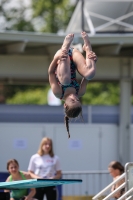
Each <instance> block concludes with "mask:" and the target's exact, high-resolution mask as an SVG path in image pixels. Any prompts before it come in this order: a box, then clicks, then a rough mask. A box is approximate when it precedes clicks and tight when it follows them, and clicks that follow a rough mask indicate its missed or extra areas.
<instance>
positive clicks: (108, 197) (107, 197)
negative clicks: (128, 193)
mask: <svg viewBox="0 0 133 200" xmlns="http://www.w3.org/2000/svg"><path fill="white" fill-rule="evenodd" d="M125 185H126V183H125V182H124V183H123V184H121V185H120V186H119V187H118V188H116V189H115V190H114V191H112V192H111V193H110V194H109V195H108V196H106V197H105V198H104V199H103V200H107V199H110V197H112V196H113V195H114V194H115V193H117V192H119V190H120V189H122V188H123V187H125Z"/></svg>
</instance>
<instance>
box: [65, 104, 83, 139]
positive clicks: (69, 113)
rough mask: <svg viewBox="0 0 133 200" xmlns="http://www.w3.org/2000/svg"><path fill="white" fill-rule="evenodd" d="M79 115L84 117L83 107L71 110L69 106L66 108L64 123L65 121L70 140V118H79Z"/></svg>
mask: <svg viewBox="0 0 133 200" xmlns="http://www.w3.org/2000/svg"><path fill="white" fill-rule="evenodd" d="M79 115H80V116H81V117H82V107H81V106H79V105H78V106H75V107H70V108H69V107H68V106H66V108H65V117H64V121H65V125H66V129H67V133H68V138H70V133H69V118H75V117H78V116H79ZM82 118H83V117H82Z"/></svg>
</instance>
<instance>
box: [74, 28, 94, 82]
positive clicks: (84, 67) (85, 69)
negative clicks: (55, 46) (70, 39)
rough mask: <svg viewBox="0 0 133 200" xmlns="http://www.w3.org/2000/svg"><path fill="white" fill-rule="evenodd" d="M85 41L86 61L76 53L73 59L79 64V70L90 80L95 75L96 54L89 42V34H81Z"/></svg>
mask: <svg viewBox="0 0 133 200" xmlns="http://www.w3.org/2000/svg"><path fill="white" fill-rule="evenodd" d="M81 35H82V38H83V40H84V45H83V50H84V51H85V52H86V59H84V58H83V56H80V55H78V54H77V53H76V51H74V53H73V57H74V58H73V59H74V60H75V61H76V63H77V70H78V72H79V73H80V74H81V76H83V77H84V78H85V79H87V80H90V79H92V78H93V77H94V75H95V68H96V60H97V57H96V54H95V53H94V52H93V51H92V47H91V44H90V41H89V37H88V34H87V33H86V32H82V33H81Z"/></svg>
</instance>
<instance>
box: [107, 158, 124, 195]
mask: <svg viewBox="0 0 133 200" xmlns="http://www.w3.org/2000/svg"><path fill="white" fill-rule="evenodd" d="M108 171H109V173H110V175H111V176H112V177H113V181H114V180H116V179H118V178H119V177H120V176H121V175H122V174H123V173H124V167H123V165H122V164H121V163H120V162H118V161H112V162H111V163H110V164H109V166H108ZM124 182H125V179H124V178H123V179H121V180H120V181H118V182H117V183H116V184H115V185H113V186H112V188H111V192H112V191H114V190H115V189H116V188H118V187H119V186H120V185H121V184H123V183H124ZM124 192H125V188H122V189H121V190H120V191H119V192H117V193H116V194H115V195H114V196H113V197H114V198H115V199H118V198H119V197H121V196H122V195H123V194H124Z"/></svg>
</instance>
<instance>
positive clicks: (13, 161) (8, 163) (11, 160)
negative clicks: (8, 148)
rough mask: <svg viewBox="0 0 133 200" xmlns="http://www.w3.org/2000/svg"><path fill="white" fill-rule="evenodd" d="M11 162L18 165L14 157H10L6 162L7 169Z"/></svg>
mask: <svg viewBox="0 0 133 200" xmlns="http://www.w3.org/2000/svg"><path fill="white" fill-rule="evenodd" d="M12 163H15V164H16V165H17V166H18V167H19V163H18V161H17V160H16V159H10V160H8V162H7V170H8V169H9V165H10V164H12Z"/></svg>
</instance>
